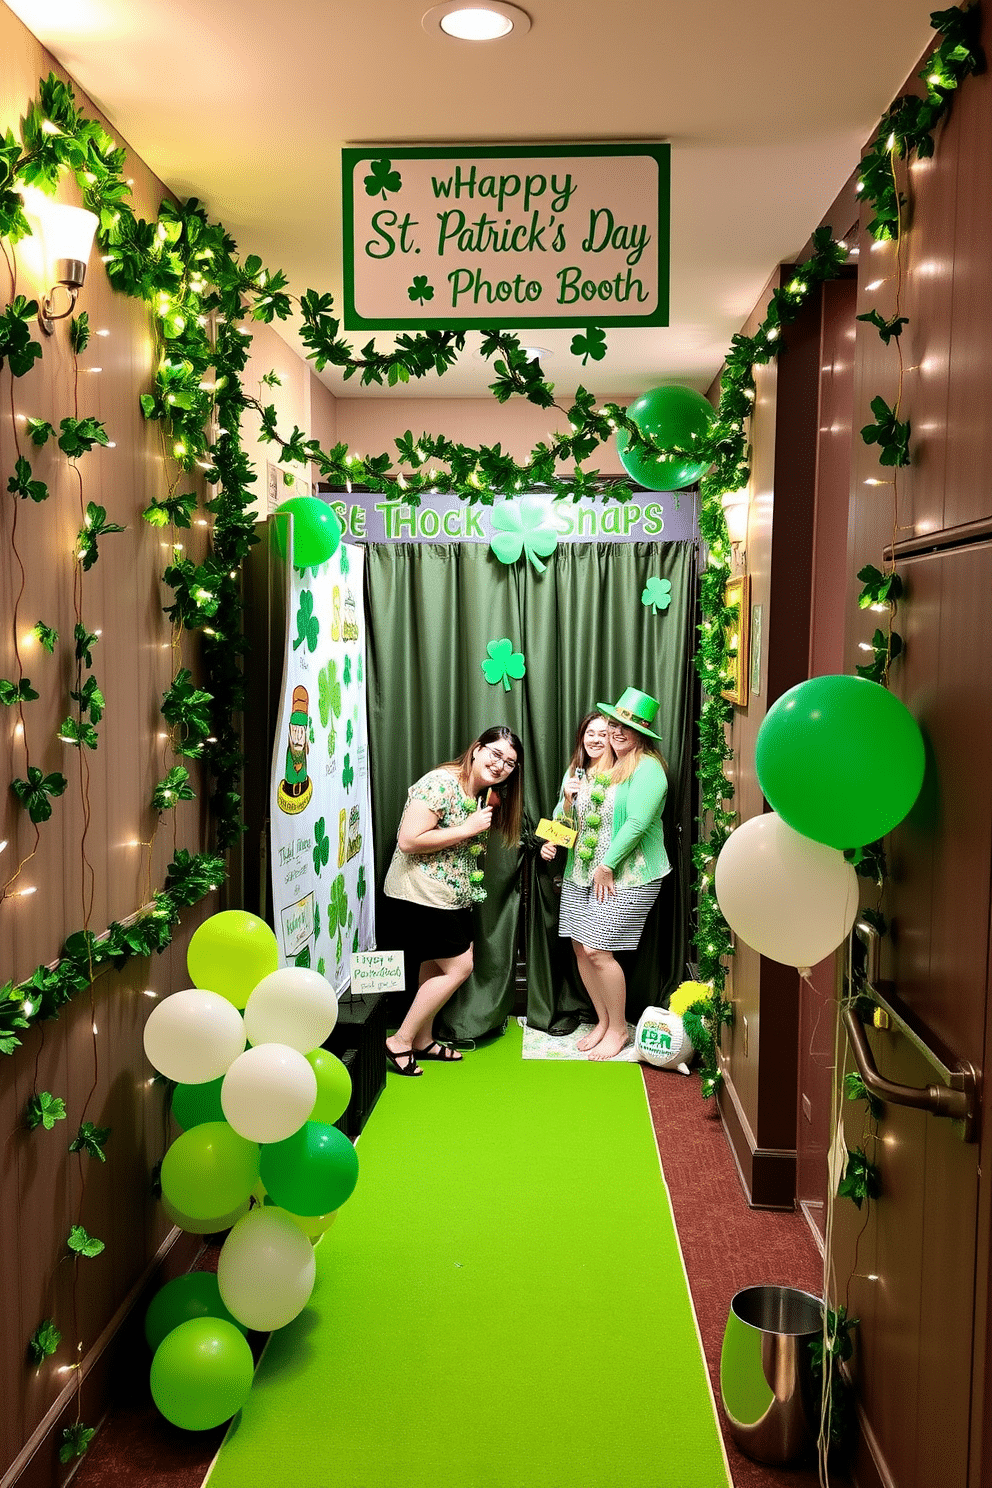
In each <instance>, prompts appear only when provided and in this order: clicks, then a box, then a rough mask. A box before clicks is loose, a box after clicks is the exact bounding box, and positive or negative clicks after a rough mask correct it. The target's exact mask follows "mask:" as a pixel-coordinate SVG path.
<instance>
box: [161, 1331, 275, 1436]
mask: <svg viewBox="0 0 992 1488" xmlns="http://www.w3.org/2000/svg"><path fill="white" fill-rule="evenodd" d="M254 1371H255V1364H254V1360H253V1359H252V1356H251V1349H250V1348H249V1347H248V1340H247V1339H246V1338H245V1336H244V1334H243V1333H242V1332H240V1331H239V1329H238V1328H237V1327H236V1325H235V1324H234V1323H228V1322H225V1321H224V1320H223V1319H222V1318H212V1317H201V1318H192V1319H191V1320H190V1321H189V1322H186V1323H180V1324H179V1326H178V1327H177V1328H173V1329H172V1331H171V1333H167V1334H166V1336H165V1338H163V1340H162V1342H161V1343H160V1344H159V1346H158V1348H157V1349H156V1350H155V1357H154V1359H153V1360H152V1370H151V1387H152V1399H153V1400H154V1401H155V1404H156V1405H157V1406H158V1408H159V1410H160V1411H161V1412H162V1414H163V1416H164V1417H165V1419H166V1420H167V1421H171V1422H172V1424H173V1426H181V1427H182V1429H183V1430H184V1431H209V1430H210V1429H211V1427H213V1426H220V1425H221V1423H222V1422H224V1421H229V1420H230V1419H231V1417H232V1416H233V1415H235V1414H236V1413H237V1412H238V1411H239V1410H240V1409H241V1407H242V1406H243V1405H244V1403H245V1401H246V1400H247V1399H248V1392H249V1390H250V1389H251V1382H252V1376H253V1374H254Z"/></svg>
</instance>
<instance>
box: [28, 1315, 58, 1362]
mask: <svg viewBox="0 0 992 1488" xmlns="http://www.w3.org/2000/svg"><path fill="white" fill-rule="evenodd" d="M61 1342H62V1334H61V1333H60V1332H59V1330H58V1328H57V1327H56V1326H55V1319H54V1318H46V1319H45V1321H44V1322H43V1323H39V1324H38V1326H37V1328H35V1330H34V1332H33V1333H32V1334H31V1337H30V1338H29V1339H28V1357H29V1358H30V1360H31V1363H32V1364H35V1365H41V1364H44V1362H45V1360H46V1359H49V1358H51V1356H52V1354H54V1353H56V1352H57V1350H58V1346H59V1344H60V1343H61Z"/></svg>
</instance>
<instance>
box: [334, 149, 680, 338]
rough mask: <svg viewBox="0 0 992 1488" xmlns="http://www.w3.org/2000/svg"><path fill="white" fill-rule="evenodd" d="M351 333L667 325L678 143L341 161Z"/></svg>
mask: <svg viewBox="0 0 992 1488" xmlns="http://www.w3.org/2000/svg"><path fill="white" fill-rule="evenodd" d="M341 165H342V206H343V212H344V244H343V247H344V323H345V327H346V329H348V330H397V329H402V328H403V327H404V326H410V327H411V328H415V329H416V330H418V331H420V330H425V329H428V328H433V329H448V330H452V329H454V330H462V329H465V328H466V327H471V326H474V327H476V328H479V329H485V328H486V327H488V326H491V325H493V324H494V323H498V324H499V325H501V326H503V327H504V328H509V327H512V326H533V327H536V326H581V327H585V326H615V325H627V326H662V325H667V324H668V247H669V222H668V219H669V175H670V146H669V145H667V144H626V143H624V144H607V145H530V146H527V145H457V146H449V147H446V148H443V149H440V148H432V149H401V148H399V147H391V146H389V145H380V146H372V147H371V148H364V149H346V150H342V152H341Z"/></svg>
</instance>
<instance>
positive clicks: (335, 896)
mask: <svg viewBox="0 0 992 1488" xmlns="http://www.w3.org/2000/svg"><path fill="white" fill-rule="evenodd" d="M347 923H348V890H347V889H346V888H345V883H344V874H343V873H339V874H338V876H337V878H336V879H335V880H334V882H333V884H332V885H331V901H330V903H329V904H328V906H327V933H328V935H333V934H334V933H335V931H336V930H337V929H338V927H339V926H341V925H346V924H347ZM338 959H340V957H339V958H338Z"/></svg>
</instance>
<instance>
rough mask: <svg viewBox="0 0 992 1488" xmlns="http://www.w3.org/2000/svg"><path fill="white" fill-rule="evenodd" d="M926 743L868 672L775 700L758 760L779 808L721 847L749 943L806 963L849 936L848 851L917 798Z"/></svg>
mask: <svg viewBox="0 0 992 1488" xmlns="http://www.w3.org/2000/svg"><path fill="white" fill-rule="evenodd" d="M924 764H925V753H924V747H923V738H922V735H921V733H920V729H919V725H918V724H917V722H916V720H915V719H914V718H913V715H912V714H911V713H910V711H909V709H908V708H907V707H906V706H905V704H904V703H901V702H900V701H899V699H898V698H897V697H894V696H893V695H892V693H891V692H889V691H888V690H887V689H886V688H884V687H882V686H881V685H880V684H879V683H877V682H870V681H868V680H867V679H866V678H864V677H846V676H827V677H812V678H810V680H809V681H808V682H800V683H799V685H798V686H796V687H793V688H790V690H789V691H788V692H786V693H783V695H782V696H781V697H780V698H779V699H778V701H777V702H776V703H775V704H774V706H773V707H771V708H770V709H769V710H768V713H767V714H766V716H765V719H764V721H763V723H762V725H761V728H760V729H759V730H758V738H757V742H756V746H755V766H756V769H757V773H758V780H759V782H760V784H761V789H762V790H763V791H764V794H765V797H766V799H767V800H768V802H769V804H770V805H771V807H772V808H773V809H772V810H771V811H770V812H766V813H765V814H764V815H762V816H755V817H752V818H751V819H750V821H746V822H743V823H742V824H741V826H739V827H737V828H736V830H735V831H733V832H732V833H731V834H730V836H729V837H728V838H727V841H726V842H725V843H724V845H723V847H722V848H721V850H720V855H719V857H718V859H717V864H716V873H715V877H714V888H715V890H716V898H717V903H718V904H719V906H720V909H721V912H722V914H723V917H724V919H725V920H726V921H727V923H728V925H730V927H731V929H732V930H733V931H734V932H735V933H736V934H737V935H739V936H740V938H741V940H743V941H744V943H745V944H746V945H749V946H751V947H752V949H753V950H756V951H759V952H760V953H761V955H763V956H769V957H771V959H772V960H773V961H781V962H784V963H785V965H787V966H796V967H799V968H800V969H803V970H804V969H806V968H808V967H811V966H815V965H816V963H817V962H818V961H822V960H823V958H824V956H829V954H830V952H831V951H833V950H835V949H836V948H837V946H839V945H841V944H842V942H843V941H845V940H846V939H847V937H848V935H849V934H850V933H851V927H852V925H853V924H854V920H855V917H856V915H857V912H858V884H857V876H856V874H855V871H854V868H853V866H852V864H851V862H849V861H848V858H847V857H846V856H845V851H847V850H850V849H859V848H862V847H864V846H865V845H866V844H867V843H870V842H875V841H876V840H877V839H878V838H879V837H884V836H885V834H886V832H890V831H891V830H892V828H893V827H896V826H898V824H899V823H900V822H901V821H902V820H903V818H904V817H905V816H906V815H907V813H908V812H909V811H910V810H911V809H912V807H913V804H914V802H915V801H916V798H917V796H918V795H919V793H920V787H921V786H922V784H923V770H924Z"/></svg>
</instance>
